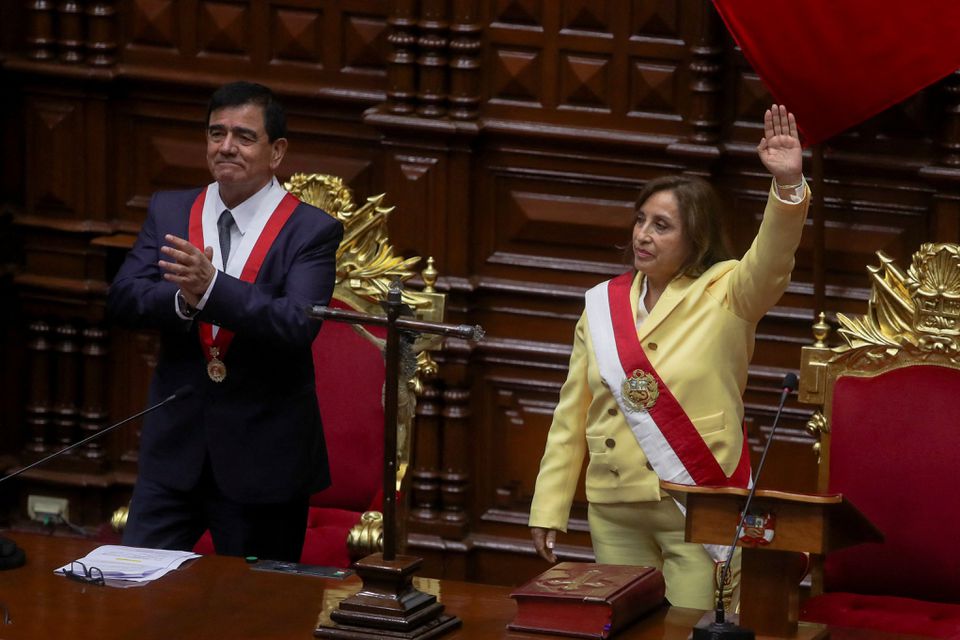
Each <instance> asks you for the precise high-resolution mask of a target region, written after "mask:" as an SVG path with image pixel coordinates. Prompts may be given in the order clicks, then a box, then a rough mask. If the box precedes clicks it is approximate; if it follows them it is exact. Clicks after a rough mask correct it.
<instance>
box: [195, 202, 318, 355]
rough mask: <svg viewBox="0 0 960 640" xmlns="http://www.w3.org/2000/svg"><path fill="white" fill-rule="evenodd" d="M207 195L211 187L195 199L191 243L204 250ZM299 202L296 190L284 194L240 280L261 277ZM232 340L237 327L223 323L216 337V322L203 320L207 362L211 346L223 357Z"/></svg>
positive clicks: (203, 339) (251, 253) (254, 246)
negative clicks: (273, 248)
mask: <svg viewBox="0 0 960 640" xmlns="http://www.w3.org/2000/svg"><path fill="white" fill-rule="evenodd" d="M206 196H207V190H206V189H201V190H200V194H199V195H198V196H197V199H196V200H194V201H193V206H192V207H191V208H190V232H189V236H190V237H189V240H190V244H192V245H193V246H195V247H197V248H198V249H200V251H203V248H204V242H203V203H204V200H206ZM299 204H300V201H299V200H298V199H297V198H296V196H294V195H293V194H290V193H288V194H286V195H285V196H283V199H282V200H280V204H278V205H277V208H276V209H274V210H273V213H271V214H270V219H269V220H268V221H267V224H266V225H265V226H264V227H263V231H261V232H260V237H259V238H257V242H256V244H254V245H253V250H252V251H251V252H250V256H249V257H248V258H247V262H246V264H244V265H243V271H241V272H240V280H243V281H244V282H251V283H252V282H253V281H255V280H256V279H257V274H258V273H260V267H261V266H262V265H263V261H264V259H265V258H266V257H267V252H268V251H269V250H270V247H271V246H273V241H274V240H276V239H277V236H278V235H279V234H280V230H281V229H282V228H283V225H284V224H286V222H287V220H288V219H289V218H290V216H291V215H292V214H293V210H294V209H296V208H297V205H299ZM224 268H226V267H224ZM231 342H233V331H230V330H229V329H224V328H223V327H220V328H219V329H218V330H217V337H216V338H214V337H213V325H212V324H210V323H209V322H200V346H202V347H203V355H204V357H206V359H207V362H210V360H211V358H212V356H211V355H210V348H211V347H216V348H217V350H218V351H217V354H218V355H217V358H218V359H220V360H223V358H224V356H226V355H227V349H229V348H230V343H231Z"/></svg>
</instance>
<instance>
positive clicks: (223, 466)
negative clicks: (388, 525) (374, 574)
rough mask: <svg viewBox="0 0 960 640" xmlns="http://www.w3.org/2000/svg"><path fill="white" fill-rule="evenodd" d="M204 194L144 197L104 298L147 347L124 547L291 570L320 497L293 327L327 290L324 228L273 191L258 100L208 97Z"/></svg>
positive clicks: (303, 368)
mask: <svg viewBox="0 0 960 640" xmlns="http://www.w3.org/2000/svg"><path fill="white" fill-rule="evenodd" d="M206 135H207V163H208V165H209V168H210V173H211V174H212V175H213V178H214V180H215V181H214V182H213V183H211V184H210V185H208V186H207V187H204V188H200V189H192V190H189V191H169V192H158V193H156V194H155V195H154V196H153V198H152V199H151V201H150V206H149V209H148V212H147V219H146V222H145V223H144V225H143V228H142V230H141V231H140V235H139V237H138V238H137V242H136V244H135V245H134V247H133V249H132V250H131V251H130V253H129V254H128V255H127V257H126V260H125V261H124V263H123V265H122V266H121V267H120V270H119V272H118V273H117V276H116V278H115V279H114V281H113V284H112V285H111V286H110V293H109V298H108V309H109V312H110V314H111V316H112V317H113V318H114V319H115V320H117V321H118V322H121V323H124V324H128V325H133V326H137V327H142V328H152V329H157V330H159V331H160V333H161V349H160V357H159V360H158V362H157V367H156V372H155V374H154V377H153V381H152V383H151V386H150V394H149V395H150V402H151V403H154V402H158V401H159V400H162V399H163V398H166V397H168V396H169V395H170V394H171V393H173V392H174V391H175V390H177V389H178V388H180V387H182V386H184V385H190V386H191V387H192V388H193V390H194V392H193V393H192V394H191V395H189V396H188V397H187V398H185V399H183V400H180V401H177V402H173V403H170V404H169V405H165V406H164V407H163V408H161V409H159V410H158V411H156V412H154V413H152V414H150V415H149V416H148V417H147V418H146V420H145V422H144V425H143V430H142V433H141V443H140V459H139V472H140V473H139V477H138V479H137V484H136V487H135V488H134V492H133V499H132V500H131V503H130V513H129V518H128V521H127V527H126V530H125V532H124V538H123V539H124V543H125V544H128V545H134V546H145V547H156V548H167V549H190V548H192V547H193V545H194V543H195V542H196V541H197V539H198V538H199V537H200V535H201V534H202V533H203V531H204V530H205V529H208V528H209V529H210V532H211V534H212V536H213V542H214V546H215V548H216V549H217V552H218V553H221V554H227V555H256V556H260V557H265V558H274V559H280V560H289V561H296V560H298V559H299V557H300V550H301V547H302V544H303V538H304V533H305V530H306V518H307V507H308V503H307V500H308V497H309V495H310V494H311V493H313V492H314V491H317V490H319V489H322V488H324V487H326V486H327V485H329V483H330V478H329V470H328V467H327V457H326V447H325V444H324V439H323V428H322V425H321V422H320V413H319V409H318V408H317V400H316V392H315V389H314V373H313V359H312V355H311V344H312V343H313V339H314V338H315V337H316V335H317V332H318V331H319V329H320V323H319V321H316V320H311V319H309V318H308V317H307V316H306V313H305V309H306V308H307V307H308V306H309V305H311V304H326V303H327V302H328V301H329V299H330V296H331V294H332V291H333V286H334V280H335V272H336V265H335V261H336V251H337V247H338V245H339V244H340V240H341V238H342V237H343V228H342V226H341V225H340V223H339V222H337V221H336V220H335V219H334V218H332V217H331V216H329V215H327V214H326V213H324V212H323V211H321V210H319V209H316V208H314V207H311V206H309V205H307V204H304V203H302V202H300V201H299V200H297V199H296V198H295V197H293V196H292V195H290V194H288V193H287V192H286V191H284V190H283V188H282V187H281V186H280V184H279V183H278V182H277V179H276V178H275V177H274V172H275V170H276V169H277V167H278V166H279V165H280V161H281V160H282V159H283V155H284V153H285V151H286V149H287V139H286V137H285V136H286V116H285V114H284V111H283V108H282V107H281V106H280V104H279V103H278V102H277V101H276V99H275V97H274V96H273V94H272V92H271V91H270V90H269V89H267V88H266V87H264V86H262V85H257V84H252V83H247V82H235V83H231V84H228V85H225V86H223V87H221V88H220V89H218V90H217V91H216V92H215V93H214V94H213V96H212V98H211V101H210V105H209V109H208V112H207V132H206Z"/></svg>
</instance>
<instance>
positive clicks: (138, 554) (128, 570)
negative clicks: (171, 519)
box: [54, 544, 200, 586]
mask: <svg viewBox="0 0 960 640" xmlns="http://www.w3.org/2000/svg"><path fill="white" fill-rule="evenodd" d="M199 557H200V556H199V555H197V554H196V553H191V552H190V551H167V550H163V549H142V548H139V547H123V546H120V545H113V544H109V545H104V546H102V547H98V548H96V549H94V550H93V551H91V552H90V553H88V554H87V555H85V556H84V557H82V558H79V559H77V560H76V561H75V562H73V563H67V564H65V565H63V566H62V567H60V568H59V569H55V570H54V573H57V574H59V575H65V574H66V573H67V572H69V571H71V570H72V571H73V572H74V573H80V571H81V568H80V567H79V566H78V564H77V563H81V564H83V566H84V567H86V569H87V572H88V573H87V576H86V577H90V575H91V573H92V574H94V576H96V574H97V572H96V571H95V569H94V568H96V569H99V570H100V572H102V573H103V579H104V581H105V582H106V583H107V584H112V585H114V586H129V585H132V584H136V583H141V582H150V581H151V580H156V579H157V578H159V577H161V576H164V575H166V574H167V573H169V572H171V571H173V570H174V569H177V568H179V567H180V565H182V564H183V563H184V562H186V561H187V560H190V559H192V558H199ZM71 565H72V567H73V568H72V569H71Z"/></svg>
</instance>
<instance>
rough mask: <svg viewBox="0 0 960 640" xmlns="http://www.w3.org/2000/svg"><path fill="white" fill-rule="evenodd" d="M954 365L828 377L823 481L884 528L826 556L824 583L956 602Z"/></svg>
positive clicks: (957, 378)
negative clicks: (826, 475) (871, 538)
mask: <svg viewBox="0 0 960 640" xmlns="http://www.w3.org/2000/svg"><path fill="white" fill-rule="evenodd" d="M957 398H960V371H957V370H954V369H948V368H945V367H937V366H912V367H906V368H901V369H896V370H893V371H889V372H887V373H884V374H882V375H879V376H875V377H873V378H859V377H851V376H845V377H841V378H840V379H838V380H837V382H836V385H835V386H834V392H833V402H832V416H831V419H830V426H831V433H832V435H831V445H830V446H831V449H830V490H831V491H838V492H841V493H843V494H844V495H846V496H847V497H849V498H850V500H851V501H852V502H853V504H854V505H856V506H857V507H858V508H859V509H860V510H861V511H862V512H863V513H864V515H866V516H867V518H869V519H870V520H871V521H872V522H873V523H874V524H875V525H877V527H878V528H879V529H880V530H881V531H882V532H883V533H884V536H885V538H886V539H885V542H884V543H883V544H864V545H859V546H856V547H851V548H849V549H843V550H840V551H838V552H835V553H832V554H830V555H829V556H828V558H827V561H826V565H825V569H824V571H825V573H824V587H825V588H824V590H825V591H827V592H833V591H841V592H852V593H862V594H874V595H897V596H904V597H910V598H919V599H923V600H934V601H939V602H960V553H957V550H956V544H955V542H954V540H955V539H954V536H955V535H956V532H957V531H960V502H958V500H957V495H956V493H954V492H955V491H957V478H958V477H960V472H958V464H957V459H958V458H957V456H958V452H960V427H958V422H960V421H958V417H957V415H958V411H957Z"/></svg>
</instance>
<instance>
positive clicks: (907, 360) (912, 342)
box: [798, 243, 960, 593]
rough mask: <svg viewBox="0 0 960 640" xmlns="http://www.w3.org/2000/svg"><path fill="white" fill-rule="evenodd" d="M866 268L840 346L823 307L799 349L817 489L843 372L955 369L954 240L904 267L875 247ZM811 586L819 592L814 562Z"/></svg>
mask: <svg viewBox="0 0 960 640" xmlns="http://www.w3.org/2000/svg"><path fill="white" fill-rule="evenodd" d="M877 256H878V257H879V260H880V264H879V265H878V266H870V267H868V271H869V274H870V278H871V281H872V292H871V296H870V300H869V303H868V306H867V313H866V314H865V315H862V316H859V315H858V316H847V315H844V314H842V313H838V314H837V321H838V323H839V325H840V327H839V329H838V332H837V333H838V334H839V336H840V337H841V338H842V340H843V344H841V345H840V346H836V347H830V346H828V344H827V339H828V336H829V334H830V330H831V327H830V325H828V324H827V323H826V321H825V316H824V314H823V313H821V314H820V317H819V320H818V322H817V323H816V324H815V325H813V335H814V339H815V343H814V344H813V345H811V346H806V347H803V349H802V354H801V366H800V387H799V390H798V398H799V401H800V402H801V403H805V404H812V405H816V406H817V409H816V410H815V412H814V414H813V416H812V417H811V418H810V420H809V421H808V423H807V430H808V431H809V432H810V433H811V434H812V435H813V436H814V437H815V438H816V439H817V442H816V443H815V444H814V449H815V451H816V452H817V454H818V463H819V464H818V476H817V490H818V491H819V492H826V491H828V487H829V471H830V441H831V425H830V419H829V416H832V415H833V393H834V389H835V386H836V382H837V380H838V379H839V378H841V377H845V376H852V377H861V378H870V377H875V376H878V375H881V374H883V373H886V372H888V371H893V370H896V369H900V368H903V367H912V366H939V367H947V368H950V369H956V370H960V245H956V244H948V243H936V244H934V243H927V244H923V245H922V246H921V247H920V249H919V250H918V251H917V252H916V253H915V254H914V255H913V258H912V262H911V265H910V267H909V269H908V270H907V271H903V270H901V269H900V268H899V267H898V266H897V265H896V264H895V262H894V261H893V260H892V259H891V258H890V257H889V256H887V255H886V254H885V253H883V252H882V251H878V252H877ZM813 578H814V582H813V592H814V593H820V592H822V590H823V589H822V587H823V584H822V574H821V573H820V571H818V570H817V569H816V567H815V570H814V575H813Z"/></svg>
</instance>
